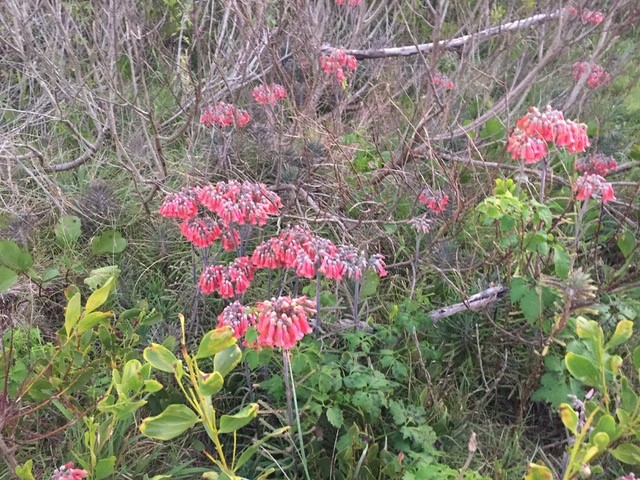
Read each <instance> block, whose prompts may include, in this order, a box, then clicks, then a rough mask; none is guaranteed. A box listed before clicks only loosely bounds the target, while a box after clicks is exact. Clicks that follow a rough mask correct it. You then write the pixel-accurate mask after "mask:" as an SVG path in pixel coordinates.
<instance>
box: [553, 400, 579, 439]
mask: <svg viewBox="0 0 640 480" xmlns="http://www.w3.org/2000/svg"><path fill="white" fill-rule="evenodd" d="M558 413H559V414H560V419H561V420H562V423H563V424H564V426H565V427H567V429H568V430H569V431H570V432H571V433H573V434H574V435H575V434H576V433H577V427H578V414H577V413H576V412H575V411H574V410H573V408H571V406H570V405H569V404H568V403H563V404H561V405H560V406H559V407H558Z"/></svg>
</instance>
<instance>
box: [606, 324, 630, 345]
mask: <svg viewBox="0 0 640 480" xmlns="http://www.w3.org/2000/svg"><path fill="white" fill-rule="evenodd" d="M631 335H633V322H632V321H630V320H621V321H620V322H618V325H616V330H615V332H613V335H612V336H611V339H610V340H609V342H608V343H607V348H608V349H609V348H614V347H617V346H618V345H621V344H623V343H624V342H626V341H627V340H629V339H630V338H631Z"/></svg>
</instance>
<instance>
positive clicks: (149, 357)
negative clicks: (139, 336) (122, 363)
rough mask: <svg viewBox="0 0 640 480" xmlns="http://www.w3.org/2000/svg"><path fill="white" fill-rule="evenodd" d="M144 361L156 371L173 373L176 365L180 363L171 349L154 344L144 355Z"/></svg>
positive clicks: (146, 349) (145, 350)
mask: <svg viewBox="0 0 640 480" xmlns="http://www.w3.org/2000/svg"><path fill="white" fill-rule="evenodd" d="M142 356H143V357H144V359H145V360H146V361H147V362H149V363H150V364H151V366H152V367H153V368H155V369H156V370H160V371H161V372H167V373H173V372H174V369H175V365H176V364H177V363H179V360H178V359H177V358H176V356H175V355H174V354H173V353H171V351H170V350H169V349H167V348H166V347H165V346H163V345H160V344H159V343H152V344H151V346H149V347H147V348H145V349H144V352H143V353H142Z"/></svg>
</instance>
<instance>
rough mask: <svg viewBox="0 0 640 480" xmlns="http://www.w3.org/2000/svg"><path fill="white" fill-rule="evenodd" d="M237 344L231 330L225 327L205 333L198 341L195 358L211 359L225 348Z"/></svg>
mask: <svg viewBox="0 0 640 480" xmlns="http://www.w3.org/2000/svg"><path fill="white" fill-rule="evenodd" d="M236 342H237V340H236V337H235V336H234V334H233V329H232V328H231V327H230V326H228V325H226V326H224V327H221V328H216V329H215V330H211V331H210V332H207V333H206V334H205V335H204V336H203V337H202V340H201V341H200V346H199V347H198V353H196V358H207V357H212V356H213V355H215V354H216V353H219V352H221V351H222V350H224V349H225V348H229V347H231V346H232V345H235V344H236Z"/></svg>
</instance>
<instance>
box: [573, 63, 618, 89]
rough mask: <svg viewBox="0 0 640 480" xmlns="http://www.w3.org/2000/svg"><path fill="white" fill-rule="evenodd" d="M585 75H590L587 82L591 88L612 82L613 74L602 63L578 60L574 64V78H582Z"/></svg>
mask: <svg viewBox="0 0 640 480" xmlns="http://www.w3.org/2000/svg"><path fill="white" fill-rule="evenodd" d="M583 75H588V78H587V84H588V85H589V87H590V88H598V87H600V86H601V85H604V84H607V85H608V84H609V83H610V82H611V75H610V74H609V72H607V71H606V70H605V69H604V68H602V67H601V66H600V65H595V64H591V63H589V62H576V63H574V64H573V78H575V79H576V81H577V80H580V79H581V78H582V77H583Z"/></svg>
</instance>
